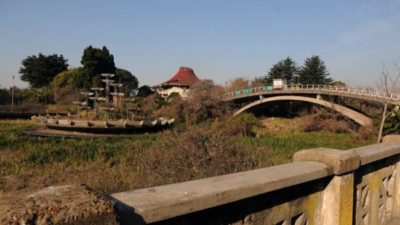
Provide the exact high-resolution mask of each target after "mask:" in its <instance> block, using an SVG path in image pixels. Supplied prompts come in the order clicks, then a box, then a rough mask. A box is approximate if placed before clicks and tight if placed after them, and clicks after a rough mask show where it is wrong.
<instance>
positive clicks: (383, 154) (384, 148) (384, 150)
mask: <svg viewBox="0 0 400 225" xmlns="http://www.w3.org/2000/svg"><path fill="white" fill-rule="evenodd" d="M353 151H355V152H356V153H357V154H358V155H359V156H360V158H361V165H366V164H369V163H372V162H375V161H378V160H381V159H384V158H388V157H391V156H394V155H398V154H400V144H374V145H368V146H363V147H359V148H354V149H353Z"/></svg>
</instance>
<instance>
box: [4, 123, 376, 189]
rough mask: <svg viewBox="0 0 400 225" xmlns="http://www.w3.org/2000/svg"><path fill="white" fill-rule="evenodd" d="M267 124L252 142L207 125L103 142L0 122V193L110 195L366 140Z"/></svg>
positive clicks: (258, 131)
mask: <svg viewBox="0 0 400 225" xmlns="http://www.w3.org/2000/svg"><path fill="white" fill-rule="evenodd" d="M267 123H268V124H269V127H268V125H267V126H265V127H260V128H257V129H256V130H255V131H256V133H257V135H255V136H248V135H240V134H238V133H229V132H228V133H227V132H226V130H219V128H215V127H214V128H213V125H212V124H211V125H210V124H206V125H200V126H193V127H189V128H186V129H182V128H181V129H179V131H165V132H161V133H156V134H141V135H136V136H134V137H131V138H115V139H108V140H107V139H62V138H41V137H34V136H30V135H29V134H26V133H25V131H26V130H28V129H33V128H36V127H38V125H37V124H35V123H33V122H31V121H27V120H0V192H10V191H17V190H21V189H37V188H41V187H44V186H48V185H56V184H68V183H86V184H88V185H89V186H90V187H92V188H94V189H95V190H97V191H101V192H105V193H112V192H118V191H126V190H131V189H135V188H142V187H148V186H153V185H161V184H167V183H173V182H179V181H185V180H190V179H197V178H203V177H208V176H213V175H220V174H226V173H231V172H237V171H242V170H248V169H254V168H259V167H266V166H271V165H276V164H281V163H285V162H289V161H290V160H291V157H292V155H293V153H294V152H296V151H298V150H302V149H307V148H314V147H329V148H337V149H349V148H353V147H357V146H362V145H367V144H371V143H372V142H373V140H371V139H367V140H365V139H360V138H359V137H358V135H357V134H356V133H352V132H351V133H332V132H309V133H305V132H300V131H298V129H297V128H298V127H297V126H296V124H297V123H298V122H296V120H285V119H276V120H274V121H267ZM293 124H294V125H293ZM272 128H274V129H272ZM210 129H216V130H210Z"/></svg>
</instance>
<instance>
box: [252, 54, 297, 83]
mask: <svg viewBox="0 0 400 225" xmlns="http://www.w3.org/2000/svg"><path fill="white" fill-rule="evenodd" d="M297 71H298V68H297V66H296V63H295V62H294V61H293V60H292V59H291V58H290V57H287V58H286V59H283V60H281V61H279V62H278V63H277V64H274V65H273V66H272V67H271V69H270V70H269V71H268V74H267V75H266V76H265V77H263V78H261V79H262V80H264V83H265V84H271V83H272V80H273V79H284V80H286V81H287V82H288V84H290V82H291V81H292V78H293V74H295V73H297ZM257 80H258V81H260V78H257Z"/></svg>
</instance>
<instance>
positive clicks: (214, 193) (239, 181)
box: [111, 162, 331, 223]
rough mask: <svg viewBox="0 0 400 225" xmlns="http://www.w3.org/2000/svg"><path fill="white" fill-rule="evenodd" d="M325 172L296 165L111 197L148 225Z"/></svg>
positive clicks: (311, 165) (316, 165) (323, 167)
mask: <svg viewBox="0 0 400 225" xmlns="http://www.w3.org/2000/svg"><path fill="white" fill-rule="evenodd" d="M328 169H329V168H328V166H326V165H325V164H323V163H319V162H295V163H290V164H284V165H279V166H273V167H268V168H263V169H258V170H252V171H246V172H240V173H234V174H229V175H224V176H217V177H212V178H207V179H201V180H194V181H189V182H183V183H177V184H172V185H164V186H158V187H153V188H146V189H141V190H135V191H129V192H121V193H116V194H112V195H111V196H112V197H113V198H115V200H116V201H119V202H121V203H123V204H124V205H126V206H128V207H131V210H132V211H134V213H135V214H136V215H138V216H139V217H141V218H142V219H143V220H144V221H145V222H146V223H151V222H157V221H161V220H165V219H169V218H172V217H177V216H180V215H184V214H188V213H192V212H196V211H199V210H203V209H207V208H212V207H214V206H219V205H223V204H227V203H231V202H234V201H238V200H242V199H246V198H249V197H253V196H255V195H260V194H263V193H267V192H271V191H275V190H279V189H283V188H287V187H291V186H294V185H297V184H302V183H305V182H309V181H313V180H317V179H320V178H324V177H326V176H329V175H331V174H330V172H329V171H328ZM117 204H118V203H117ZM127 210H129V208H127Z"/></svg>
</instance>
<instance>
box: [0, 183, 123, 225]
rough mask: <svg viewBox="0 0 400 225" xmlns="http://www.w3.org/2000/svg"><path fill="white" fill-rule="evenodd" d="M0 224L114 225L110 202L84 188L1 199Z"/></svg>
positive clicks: (52, 189) (58, 188)
mask: <svg viewBox="0 0 400 225" xmlns="http://www.w3.org/2000/svg"><path fill="white" fill-rule="evenodd" d="M0 224H32V225H33V224H37V225H41V224H43V225H44V224H53V225H64V224H76V225H78V224H89V225H90V224H93V225H95V224H96V225H97V224H99V225H105V224H107V225H117V224H118V221H117V215H116V213H115V212H114V209H113V205H112V203H111V201H109V200H107V199H105V198H104V197H102V196H100V195H98V194H96V193H94V192H93V191H91V190H90V189H89V188H87V187H86V186H74V185H65V186H52V187H48V188H44V189H42V190H39V191H36V192H33V193H14V194H12V195H9V196H1V197H0Z"/></svg>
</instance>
